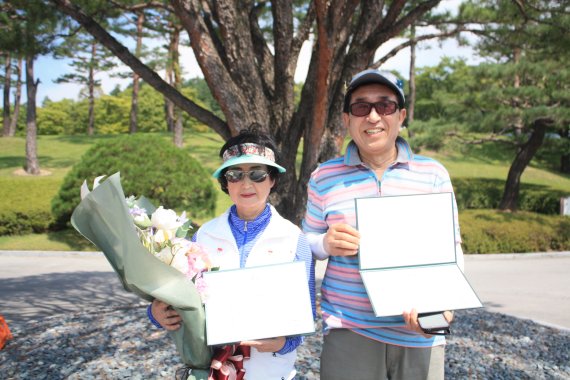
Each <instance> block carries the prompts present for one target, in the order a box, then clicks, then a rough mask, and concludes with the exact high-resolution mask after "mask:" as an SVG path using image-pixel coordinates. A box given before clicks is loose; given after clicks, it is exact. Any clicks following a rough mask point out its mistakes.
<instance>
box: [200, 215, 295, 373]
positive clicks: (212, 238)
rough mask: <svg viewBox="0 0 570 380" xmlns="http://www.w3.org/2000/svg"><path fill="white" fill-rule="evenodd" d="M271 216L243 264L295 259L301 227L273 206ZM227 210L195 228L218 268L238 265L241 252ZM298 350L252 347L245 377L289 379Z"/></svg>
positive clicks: (250, 265) (201, 243)
mask: <svg viewBox="0 0 570 380" xmlns="http://www.w3.org/2000/svg"><path fill="white" fill-rule="evenodd" d="M270 207H271V219H270V221H269V224H268V225H267V227H266V228H265V230H264V231H263V232H262V233H261V235H260V236H259V238H258V239H257V241H256V242H255V245H254V246H253V248H252V249H251V252H250V253H249V255H248V257H247V261H246V265H245V266H246V267H255V266H260V265H270V264H280V263H288V262H291V261H294V260H295V254H296V251H297V241H298V239H299V234H300V233H301V231H300V229H299V228H298V227H297V226H295V225H294V224H293V223H291V222H289V221H288V220H286V219H284V218H283V217H282V216H281V215H279V213H277V211H276V210H275V208H273V206H270ZM228 215H229V210H227V211H226V212H225V213H224V214H222V215H220V216H219V217H217V218H215V219H212V220H211V221H209V222H207V223H206V224H204V225H203V226H202V227H201V228H200V229H199V230H198V232H197V235H196V242H197V243H199V244H200V245H202V246H203V247H204V248H205V249H206V251H207V252H209V256H210V257H211V259H212V261H213V265H214V266H219V267H220V270H225V269H236V268H239V267H240V253H239V251H238V247H237V244H236V242H235V239H234V236H233V234H232V231H231V229H230V226H229V224H228ZM296 358H297V351H296V350H293V351H292V352H289V353H287V354H285V355H279V354H273V353H271V352H258V351H257V350H256V349H255V348H253V347H252V349H251V358H250V359H249V360H246V361H245V363H244V368H245V370H246V374H245V379H246V380H273V379H275V380H289V379H292V378H293V377H294V376H295V373H296V371H295V360H296Z"/></svg>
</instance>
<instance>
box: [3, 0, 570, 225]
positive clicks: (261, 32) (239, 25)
mask: <svg viewBox="0 0 570 380" xmlns="http://www.w3.org/2000/svg"><path fill="white" fill-rule="evenodd" d="M37 2H39V3H43V4H45V3H49V4H52V7H53V8H54V9H55V8H57V9H59V10H61V11H63V12H65V14H66V15H68V16H67V17H66V18H65V20H67V21H68V22H69V21H70V20H72V19H73V20H75V23H71V25H69V26H68V28H67V30H68V34H73V33H71V32H77V31H78V30H79V29H78V28H79V27H80V28H82V30H85V31H87V32H89V33H90V34H91V35H92V36H94V38H95V39H96V40H97V41H98V42H99V43H100V44H101V45H103V46H105V47H106V48H108V49H109V51H111V52H112V54H113V55H115V56H116V57H118V58H120V59H121V60H122V61H123V62H124V63H125V64H127V65H128V66H129V67H130V68H131V69H132V70H133V72H134V75H135V76H140V78H142V80H143V85H142V86H141V88H140V91H141V93H142V92H145V91H147V95H146V96H143V97H142V98H140V99H141V100H140V101H141V102H151V103H152V104H153V107H154V109H153V110H149V109H148V107H146V106H145V107H140V105H139V107H138V111H137V112H136V114H138V113H139V112H144V113H145V115H144V117H143V116H140V117H137V119H136V129H137V130H139V131H145V130H161V128H163V127H165V125H166V126H167V128H168V130H173V131H176V132H175V133H173V136H174V141H175V142H177V144H178V145H180V141H181V131H182V125H185V124H188V123H200V124H202V125H206V126H208V127H209V128H211V129H212V130H214V131H215V132H216V133H218V134H219V135H220V136H221V137H222V138H224V139H227V138H228V137H229V136H231V135H232V134H235V133H237V132H238V131H239V130H240V129H242V128H244V127H247V126H249V125H250V124H252V123H257V124H259V125H261V126H262V128H263V129H265V130H266V131H268V132H269V133H270V134H271V135H273V136H274V138H275V139H276V141H277V143H278V145H279V146H280V148H281V151H282V153H283V157H284V160H285V162H284V164H285V166H286V167H287V168H288V172H287V174H286V176H285V178H284V180H283V181H282V184H283V188H282V191H280V192H279V195H280V197H279V198H277V199H274V200H273V202H274V203H275V204H276V205H277V207H278V208H279V209H280V211H282V212H283V213H284V215H286V216H287V217H289V218H290V219H292V220H297V221H298V220H299V218H300V217H301V216H302V214H303V212H304V204H305V196H306V191H305V184H306V182H307V179H308V176H309V175H310V173H311V171H312V170H313V169H314V167H315V166H316V165H317V163H318V162H319V161H322V160H325V159H327V158H329V157H330V156H333V155H336V154H338V153H340V148H341V146H342V143H343V140H344V137H345V131H344V128H342V124H341V122H340V111H341V102H342V96H343V91H344V85H345V83H346V82H347V81H348V80H349V79H350V76H351V75H352V74H354V73H355V72H357V71H359V70H361V69H363V68H365V67H367V66H373V67H378V66H381V65H382V62H384V60H385V59H386V57H377V56H376V51H377V48H378V47H379V46H380V45H382V44H383V43H384V42H385V41H388V40H389V39H391V38H394V37H396V36H405V38H407V41H405V42H404V43H402V44H401V45H400V46H398V47H397V48H395V49H394V50H393V51H391V52H390V53H388V55H387V56H390V55H393V54H395V53H396V52H397V51H399V50H401V49H402V48H404V47H406V46H415V45H416V44H417V43H420V42H421V41H424V40H425V39H428V38H445V37H450V36H454V35H458V33H460V32H465V31H470V32H472V33H476V34H477V35H479V36H480V39H479V44H478V52H479V54H481V55H482V56H484V57H485V58H486V60H487V62H486V64H485V65H481V67H480V68H479V69H475V68H473V67H469V66H467V65H466V64H464V63H462V62H454V61H450V60H447V61H443V62H442V63H441V64H440V65H439V66H438V67H435V68H420V69H419V70H415V69H414V66H413V65H411V68H410V80H411V81H410V85H411V87H412V88H414V86H413V84H414V75H413V74H417V75H418V77H417V84H416V86H415V88H416V91H417V100H416V101H415V103H416V110H415V111H416V112H414V119H413V120H410V131H417V132H418V134H417V136H414V140H415V144H414V145H415V146H418V147H423V148H426V147H427V148H431V149H437V148H440V147H442V146H443V145H444V144H445V143H447V142H448V141H449V138H450V137H452V136H453V137H455V138H457V139H461V141H463V142H465V141H468V142H469V143H474V142H478V141H480V142H483V141H500V142H501V143H502V144H506V143H509V144H510V145H511V146H513V147H514V149H515V150H514V151H513V157H517V155H516V154H517V152H519V151H524V150H525V149H527V148H529V146H528V144H527V145H525V144H526V143H527V142H528V141H530V139H529V136H530V135H531V134H532V131H535V130H540V129H541V128H538V127H537V126H538V125H540V123H539V124H536V123H534V124H533V122H531V119H532V118H534V119H533V120H534V121H536V120H543V119H544V120H546V119H545V118H544V117H542V119H541V117H540V116H539V113H540V112H539V110H540V109H543V110H546V111H545V112H550V116H549V118H551V119H556V120H555V121H554V124H548V126H547V128H546V129H545V133H544V136H545V140H544V141H546V142H545V143H543V144H540V145H536V144H534V142H536V139H533V140H532V141H533V146H540V147H541V149H534V148H533V149H534V152H532V151H528V149H527V151H526V152H527V153H525V154H524V155H523V156H524V157H526V158H524V159H523V158H522V156H521V158H520V159H516V160H514V162H513V170H514V171H513V176H512V177H511V178H512V180H509V181H508V183H507V186H506V188H505V194H507V193H509V192H510V193H509V194H510V195H508V196H507V198H509V199H510V201H509V202H507V203H508V204H507V203H505V205H504V206H502V207H503V208H505V209H515V208H516V197H513V194H515V192H514V190H516V186H517V185H516V184H517V181H518V182H520V175H521V173H522V170H524V167H525V166H526V165H528V162H530V159H532V157H539V158H541V159H542V157H544V159H546V158H547V156H552V155H554V154H558V153H557V152H562V153H560V162H561V165H560V166H561V167H562V168H563V167H568V166H570V164H568V159H569V157H570V155H569V154H568V148H567V146H568V143H567V142H568V122H567V121H565V120H567V117H566V116H565V115H564V114H565V112H567V108H568V107H567V102H566V100H565V98H564V96H565V95H564V94H565V92H564V91H566V90H567V88H566V87H564V86H565V83H567V80H566V79H565V77H564V75H565V74H564V73H565V72H566V70H565V68H564V67H562V66H560V64H561V62H564V60H565V59H566V58H567V52H566V51H565V46H567V42H568V41H567V38H568V37H567V35H568V33H567V31H568V17H567V14H568V10H567V9H566V8H567V6H566V5H564V4H563V3H551V2H548V1H534V2H527V1H517V2H512V1H505V0H487V1H483V2H475V1H464V2H463V5H462V7H461V9H460V14H459V15H458V16H457V17H454V16H452V15H451V14H449V13H446V12H444V13H439V12H438V13H436V12H435V11H434V9H435V7H436V5H438V3H439V1H392V2H386V3H385V2H380V1H372V0H371V1H363V2H349V1H340V0H339V1H333V2H325V1H320V0H314V1H309V0H299V1H273V2H272V1H263V2H255V1H238V2H236V1H229V0H226V1H193V0H186V1H182V0H170V1H150V2H148V1H145V2H138V1H137V0H113V1H111V0H98V1H85V0H37ZM4 3H6V4H12V3H17V1H5V2H4ZM143 11H144V15H145V17H144V19H145V20H147V22H146V23H139V28H138V29H136V30H137V33H135V35H136V36H141V35H142V34H143V33H148V32H149V29H153V31H154V32H155V33H156V32H158V33H159V34H160V35H162V36H164V40H165V45H167V47H165V48H161V53H160V54H159V56H160V59H159V60H158V61H157V60H155V61H152V60H150V59H149V58H145V57H141V56H140V54H138V53H136V51H135V50H136V49H135V45H134V44H131V45H129V44H128V43H127V42H129V41H131V42H133V43H134V41H135V40H136V39H135V38H134V37H128V36H126V35H125V36H122V35H120V34H118V32H119V30H118V29H116V28H115V27H114V26H116V25H117V24H118V23H119V22H118V21H119V17H120V18H121V20H122V21H124V20H125V19H126V17H125V16H126V15H130V14H133V15H134V14H136V13H137V12H138V13H140V12H143ZM136 20H137V21H138V20H140V18H139V17H136ZM130 25H132V26H133V28H134V25H135V24H134V22H130ZM428 25H431V26H432V27H433V28H436V29H437V30H436V32H433V33H429V34H425V33H423V32H420V31H419V30H420V28H424V27H425V26H428ZM141 26H142V28H143V29H145V31H144V32H143V31H142V30H141V28H140V27H141ZM414 27H415V28H416V29H415V31H414V30H413V28H414ZM123 29H124V28H123ZM184 36H186V37H188V38H189V43H190V46H191V47H192V49H193V51H194V54H195V56H196V58H197V60H198V63H199V65H200V67H201V71H202V73H203V75H204V80H199V81H197V82H191V83H186V84H190V85H191V87H192V88H193V91H194V92H193V93H189V92H187V91H189V88H188V87H187V86H186V85H185V84H184V80H183V79H184V78H183V77H182V75H181V74H180V73H181V70H180V62H179V58H178V57H179V54H178V52H179V50H178V49H179V46H181V44H182V45H184V44H187V42H182V43H181V42H180V41H181V40H182V41H183V37H184ZM119 40H120V42H119ZM544 41H548V43H547V44H543V45H547V46H541V44H540V43H541V42H544ZM305 42H309V43H311V44H312V54H311V59H310V64H309V70H308V75H307V77H306V80H305V82H304V83H303V84H295V83H294V79H293V78H294V74H295V69H296V66H297V61H298V59H299V54H300V48H301V46H302V44H303V43H305ZM127 45H128V46H130V47H131V49H132V52H131V51H129V49H127ZM562 50H564V52H563V53H561V54H559V52H560V51H562ZM566 50H567V49H566ZM541 56H542V57H544V56H548V57H549V59H548V62H546V60H544V59H541V58H540V57H541ZM551 57H554V58H553V59H551ZM142 61H144V62H145V63H143V62H142ZM551 61H552V62H551ZM157 62H158V64H157ZM541 63H544V64H543V65H542V66H541ZM517 65H518V66H517ZM531 65H534V67H535V69H531V68H530V66H531ZM523 67H524V68H523ZM540 67H542V68H543V69H545V68H547V69H548V70H554V71H556V72H557V73H556V75H548V76H545V75H542V76H540V74H539V70H538V68H540ZM407 70H408V68H407V67H403V68H402V69H401V70H399V71H400V74H402V73H404V72H406V71H407ZM517 70H518V71H517ZM523 71H524V73H523ZM544 77H548V80H545V79H544ZM136 83H138V82H136ZM517 83H518V84H517ZM555 83H558V84H561V85H560V87H559V89H560V91H561V92H562V95H560V94H558V93H556V91H550V90H548V91H550V93H549V94H547V93H548V91H546V92H544V91H543V89H547V88H548V89H551V88H554V87H553V86H554V84H555ZM204 84H205V85H206V86H203V85H204ZM145 86H146V88H145ZM148 86H151V87H153V88H154V89H155V90H156V91H158V92H159V93H160V94H162V96H163V97H164V107H161V108H162V110H163V111H160V112H159V111H157V109H156V105H155V104H156V99H158V98H159V97H160V96H159V97H158V98H157V97H156V96H155V95H156V94H155V93H154V92H152V91H150V92H149V88H148ZM517 86H518V87H517ZM136 87H137V86H136V85H134V84H133V86H132V87H130V88H129V89H127V90H125V91H123V92H121V91H118V92H115V93H114V94H115V95H116V96H113V97H107V96H103V97H101V99H99V100H97V102H101V106H102V107H103V110H104V112H109V113H106V114H104V115H103V114H102V115H97V119H105V120H103V125H102V130H101V131H100V132H101V133H112V132H118V131H123V127H124V121H123V119H122V116H121V117H116V115H118V114H121V115H122V112H123V110H124V101H125V94H126V92H128V93H129V94H130V95H131V96H132V99H135V98H137V99H138V97H136V93H137V88H136ZM531 90H533V91H535V94H534V95H532V96H531V95H529V93H530V91H531ZM517 91H518V93H517V94H515V93H516V92H517ZM566 92H567V91H566ZM204 93H208V94H209V97H208V99H206V98H205V97H203V96H201V94H204ZM545 96H546V97H545ZM200 97H201V100H200V101H198V98H200ZM547 98H548V99H547ZM212 99H214V101H212ZM409 99H410V100H411V101H412V102H411V103H410V106H411V107H414V104H413V103H414V99H415V98H414V95H413V91H412V93H411V94H410V97H409ZM529 99H532V102H529ZM501 102H502V103H501ZM541 102H542V103H541ZM545 102H546V103H545ZM46 104H47V103H46ZM131 104H133V103H132V102H131ZM137 104H138V103H137ZM147 104H150V103H147ZM515 104H517V105H516V106H515ZM540 104H542V105H543V107H542V108H541V107H538V105H540ZM545 104H548V105H545ZM173 105H175V106H176V107H177V108H178V110H183V111H184V112H185V114H186V115H185V116H184V117H182V115H181V114H177V113H176V112H175V111H174V107H173ZM489 105H493V107H489ZM54 106H55V104H50V108H51V107H54ZM81 107H84V105H83V104H81V105H80V106H79V108H81ZM136 108H137V107H133V106H131V110H133V109H136ZM410 111H411V110H410ZM80 113H81V112H80ZM131 113H132V112H131ZM161 113H162V114H163V115H162V116H161ZM43 114H44V116H46V117H47V118H49V119H50V120H52V123H51V126H50V128H49V129H50V130H52V131H55V130H57V128H56V124H57V123H56V122H54V121H53V120H56V119H57V118H60V119H61V120H63V119H62V117H61V116H62V115H61V113H53V112H52V113H49V112H43ZM58 115H59V116H58ZM553 115H556V116H555V117H554V116H553ZM543 116H544V113H543ZM42 118H43V116H42ZM159 119H160V121H159ZM42 120H44V119H42ZM45 120H47V119H45ZM132 120H133V118H131V121H132ZM149 120H152V123H149V122H148V121H149ZM155 120H156V122H155ZM165 120H166V122H165ZM145 124H152V125H145ZM44 125H46V126H47V125H48V123H46V124H44ZM130 125H131V128H130V130H131V131H134V128H133V123H132V122H131V123H130ZM69 129H70V128H67V127H66V128H64V130H69ZM553 133H555V134H556V135H557V136H559V137H560V138H558V139H557V140H553V139H548V137H549V136H551V134H553ZM539 135H540V134H538V135H536V136H539ZM410 136H411V133H410ZM301 142H303V146H302V148H301V147H300V144H301ZM546 146H548V147H550V146H552V147H553V148H552V149H545V148H544V147H546ZM525 147H526V148H525ZM299 149H302V162H301V164H300V166H296V165H295V163H296V153H297V151H299ZM516 149H519V150H518V151H517V150H516ZM555 149H557V150H555ZM529 152H530V153H531V154H529ZM525 161H526V163H525ZM515 162H516V163H517V165H515ZM521 163H522V164H523V165H520V164H521ZM564 163H566V164H564ZM517 177H518V179H517Z"/></svg>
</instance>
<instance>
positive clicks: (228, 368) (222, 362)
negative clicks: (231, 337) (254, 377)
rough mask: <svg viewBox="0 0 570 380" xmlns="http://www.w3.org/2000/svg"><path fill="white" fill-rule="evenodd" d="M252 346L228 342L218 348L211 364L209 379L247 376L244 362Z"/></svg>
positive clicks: (230, 379)
mask: <svg viewBox="0 0 570 380" xmlns="http://www.w3.org/2000/svg"><path fill="white" fill-rule="evenodd" d="M250 351H251V348H250V347H249V346H242V345H237V344H228V345H225V346H223V347H221V348H218V349H216V351H215V352H214V356H213V357H212V364H211V365H210V368H211V370H210V376H209V377H208V380H242V379H243V377H244V376H245V369H244V368H243V363H244V361H245V360H246V359H249V357H250Z"/></svg>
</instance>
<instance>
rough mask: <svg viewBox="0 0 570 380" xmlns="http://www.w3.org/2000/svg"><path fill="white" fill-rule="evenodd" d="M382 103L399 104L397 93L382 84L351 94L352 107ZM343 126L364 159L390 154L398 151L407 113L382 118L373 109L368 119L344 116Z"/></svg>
mask: <svg viewBox="0 0 570 380" xmlns="http://www.w3.org/2000/svg"><path fill="white" fill-rule="evenodd" d="M383 100H391V101H394V102H396V103H397V102H398V98H397V97H396V94H395V93H394V91H392V90H391V89H390V88H388V87H386V86H384V85H381V84H376V83H373V84H366V85H362V86H360V87H358V88H357V89H356V90H354V92H353V93H352V96H351V99H350V104H354V103H356V102H368V103H376V102H379V101H383ZM342 117H343V122H344V126H345V127H346V128H347V129H348V133H349V134H350V137H352V139H353V140H354V142H355V143H356V145H357V146H358V150H359V153H360V156H361V158H362V159H363V160H364V161H366V159H367V158H370V157H375V156H376V157H378V156H382V155H387V154H391V152H393V149H395V144H396V138H397V137H398V134H399V132H400V126H401V125H402V123H403V122H404V119H405V118H406V110H405V109H400V110H397V111H396V112H394V113H393V114H391V115H379V114H378V113H377V112H376V110H375V109H374V107H372V109H371V110H370V113H369V114H368V115H366V116H354V115H352V114H350V113H343V114H342Z"/></svg>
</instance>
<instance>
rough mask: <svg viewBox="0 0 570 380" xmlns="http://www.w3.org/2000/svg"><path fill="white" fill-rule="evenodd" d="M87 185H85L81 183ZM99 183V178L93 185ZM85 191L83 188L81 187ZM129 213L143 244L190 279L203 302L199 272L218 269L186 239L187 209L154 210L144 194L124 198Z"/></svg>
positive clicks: (204, 295) (189, 223)
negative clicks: (180, 212) (176, 210)
mask: <svg viewBox="0 0 570 380" xmlns="http://www.w3.org/2000/svg"><path fill="white" fill-rule="evenodd" d="M84 186H86V184H84ZM97 186H98V181H97V179H96V182H95V184H94V188H95V187H97ZM84 191H85V190H84ZM126 201H127V206H128V207H129V213H130V214H131V216H132V217H133V222H134V225H135V228H136V231H137V234H138V236H139V238H140V240H141V243H142V244H143V246H144V247H145V248H146V249H147V250H148V251H149V252H150V253H152V254H153V255H154V256H155V257H157V258H158V259H159V260H160V261H162V262H163V263H165V264H168V265H170V266H172V267H174V268H176V269H178V270H179V271H180V272H181V273H183V274H184V275H185V276H186V277H187V278H188V279H190V280H192V282H193V283H194V285H195V286H196V289H197V290H198V293H199V294H200V296H201V298H202V302H205V300H206V294H207V293H206V283H205V281H204V277H203V275H202V273H204V272H206V271H211V270H217V269H218V268H217V267H213V265H212V261H211V260H210V258H209V256H208V255H207V254H206V252H205V251H204V250H203V249H202V247H201V246H200V245H199V244H197V243H193V242H191V241H189V240H187V239H186V235H187V233H188V231H189V229H190V228H191V221H190V219H188V218H186V212H183V213H182V215H180V216H178V215H177V214H176V212H175V211H174V210H169V209H165V208H163V207H162V206H160V207H159V208H158V209H156V208H155V207H154V206H153V205H152V204H151V203H150V202H149V201H148V200H147V199H146V198H145V197H140V198H138V199H136V198H135V196H134V195H131V196H130V197H128V198H127V199H126Z"/></svg>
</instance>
